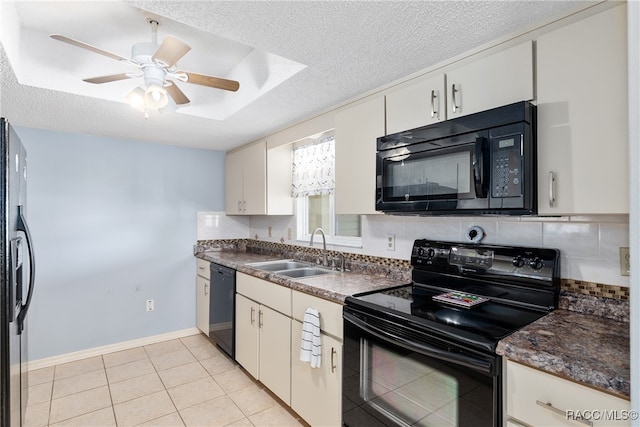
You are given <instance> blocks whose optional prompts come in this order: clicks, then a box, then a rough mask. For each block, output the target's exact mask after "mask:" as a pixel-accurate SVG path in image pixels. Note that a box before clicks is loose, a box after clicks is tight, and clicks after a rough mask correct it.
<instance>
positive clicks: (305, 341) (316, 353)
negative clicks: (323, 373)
mask: <svg viewBox="0 0 640 427" xmlns="http://www.w3.org/2000/svg"><path fill="white" fill-rule="evenodd" d="M321 355H322V344H321V341H320V313H318V310H316V309H314V308H307V309H306V310H305V312H304V321H303V322H302V343H301V345H300V360H301V361H303V362H309V363H311V367H312V368H319V367H320V362H321V360H320V358H321Z"/></svg>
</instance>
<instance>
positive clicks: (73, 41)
mask: <svg viewBox="0 0 640 427" xmlns="http://www.w3.org/2000/svg"><path fill="white" fill-rule="evenodd" d="M51 38H52V39H54V40H59V41H61V42H65V43H69V44H70V45H73V46H77V47H81V48H82V49H86V50H89V51H91V52H94V53H99V54H100V55H104V56H107V57H109V58H111V59H115V60H116V61H126V62H131V60H130V59H129V58H125V57H122V56H120V55H116V54H115V53H111V52H107V51H106V50H102V49H100V48H97V47H95V46H91V45H90V44H87V43H85V42H81V41H79V40H76V39H72V38H71V37H67V36H63V35H60V34H51Z"/></svg>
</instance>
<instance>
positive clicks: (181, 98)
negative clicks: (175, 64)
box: [165, 82, 191, 105]
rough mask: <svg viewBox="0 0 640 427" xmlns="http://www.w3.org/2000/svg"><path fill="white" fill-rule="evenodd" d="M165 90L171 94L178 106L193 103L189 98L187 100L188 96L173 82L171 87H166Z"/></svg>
mask: <svg viewBox="0 0 640 427" xmlns="http://www.w3.org/2000/svg"><path fill="white" fill-rule="evenodd" d="M165 89H166V90H167V92H168V93H169V96H170V97H171V98H173V101H174V102H175V103H176V105H184V104H188V103H190V102H191V101H190V100H189V98H187V95H185V94H184V92H182V91H181V90H180V88H179V87H178V86H177V85H176V84H175V83H174V82H171V84H170V85H169V86H165Z"/></svg>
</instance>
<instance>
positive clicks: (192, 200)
mask: <svg viewBox="0 0 640 427" xmlns="http://www.w3.org/2000/svg"><path fill="white" fill-rule="evenodd" d="M16 132H17V133H18V135H19V136H20V138H21V140H22V142H23V144H24V145H25V147H26V148H27V153H28V167H29V175H28V198H27V202H28V208H27V209H28V211H27V216H28V220H29V224H30V228H31V233H32V235H33V238H34V243H35V254H36V257H37V261H36V262H37V264H36V265H37V273H36V274H37V276H36V288H35V293H34V300H33V305H32V308H31V310H30V312H29V316H28V317H29V320H28V321H29V359H30V360H36V359H40V358H44V357H49V356H54V355H59V354H64V353H69V352H73V351H79V350H84V349H88V348H92V347H97V346H102V345H107V344H113V343H117V342H121V341H126V340H131V339H136V338H142V337H147V336H152V335H157V334H162V333H167V332H172V331H177V330H181V329H186V328H191V327H194V326H195V275H194V274H195V271H196V267H195V258H194V257H193V245H194V244H195V242H196V239H197V236H196V226H197V223H196V212H197V211H199V210H204V211H221V210H224V153H223V152H220V151H208V150H200V149H191V148H181V147H175V146H167V145H160V144H151V143H141V142H134V141H125V140H118V139H112V138H105V137H98V136H91V135H78V134H67V133H60V132H50V131H43V130H36V129H28V128H18V129H16ZM151 298H153V299H154V300H155V310H154V311H153V312H146V311H145V300H147V299H151Z"/></svg>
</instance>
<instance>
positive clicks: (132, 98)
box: [125, 86, 147, 111]
mask: <svg viewBox="0 0 640 427" xmlns="http://www.w3.org/2000/svg"><path fill="white" fill-rule="evenodd" d="M125 99H126V100H127V102H128V103H129V105H130V106H131V107H133V108H135V109H136V110H140V111H144V110H145V109H146V108H147V106H146V103H145V92H144V89H143V88H142V87H141V86H138V87H137V88H135V89H133V90H132V91H131V92H129V93H128V94H127V96H125Z"/></svg>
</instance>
